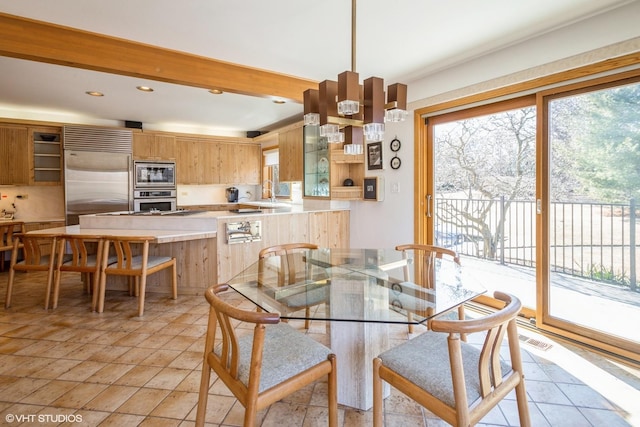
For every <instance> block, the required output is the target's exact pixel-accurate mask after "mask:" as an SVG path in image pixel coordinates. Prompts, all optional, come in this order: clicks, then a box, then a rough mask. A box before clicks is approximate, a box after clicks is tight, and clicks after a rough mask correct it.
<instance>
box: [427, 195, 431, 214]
mask: <svg viewBox="0 0 640 427" xmlns="http://www.w3.org/2000/svg"><path fill="white" fill-rule="evenodd" d="M427 217H428V218H431V194H428V195H427Z"/></svg>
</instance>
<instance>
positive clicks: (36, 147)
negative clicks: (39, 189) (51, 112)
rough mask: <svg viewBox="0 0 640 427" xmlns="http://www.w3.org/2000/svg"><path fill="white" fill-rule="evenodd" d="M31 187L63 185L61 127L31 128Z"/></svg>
mask: <svg viewBox="0 0 640 427" xmlns="http://www.w3.org/2000/svg"><path fill="white" fill-rule="evenodd" d="M29 141H30V142H31V144H30V145H31V152H30V153H29V158H30V160H31V163H30V170H29V183H30V184H31V185H62V161H63V158H62V129H61V128H59V127H47V126H41V127H30V128H29Z"/></svg>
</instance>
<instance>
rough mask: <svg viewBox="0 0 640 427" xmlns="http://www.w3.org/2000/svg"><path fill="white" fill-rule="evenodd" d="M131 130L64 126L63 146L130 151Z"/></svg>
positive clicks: (107, 150) (106, 150)
mask: <svg viewBox="0 0 640 427" xmlns="http://www.w3.org/2000/svg"><path fill="white" fill-rule="evenodd" d="M132 146H133V132H131V131H130V130H127V129H110V128H99V127H88V126H65V127H64V148H65V149H67V150H84V151H104V152H110V153H131V151H132Z"/></svg>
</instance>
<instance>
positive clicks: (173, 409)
mask: <svg viewBox="0 0 640 427" xmlns="http://www.w3.org/2000/svg"><path fill="white" fill-rule="evenodd" d="M197 402H198V394H197V393H188V392H185V391H172V392H171V393H170V394H169V395H168V396H167V397H166V398H165V399H164V400H163V401H162V402H161V403H160V404H159V405H158V406H156V408H155V409H154V410H153V411H152V412H151V414H150V415H151V416H155V417H165V418H177V419H180V420H182V419H184V418H185V417H186V416H187V415H189V413H190V412H191V410H192V409H193V408H194V407H195V406H196V404H197Z"/></svg>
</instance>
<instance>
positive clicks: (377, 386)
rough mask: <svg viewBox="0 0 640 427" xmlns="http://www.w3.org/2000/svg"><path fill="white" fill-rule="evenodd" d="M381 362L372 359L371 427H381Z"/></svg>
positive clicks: (382, 403)
mask: <svg viewBox="0 0 640 427" xmlns="http://www.w3.org/2000/svg"><path fill="white" fill-rule="evenodd" d="M381 364H382V361H381V360H380V359H378V358H377V357H376V358H375V359H373V427H382V412H383V411H382V409H383V405H384V402H383V400H382V378H380V365H381Z"/></svg>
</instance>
